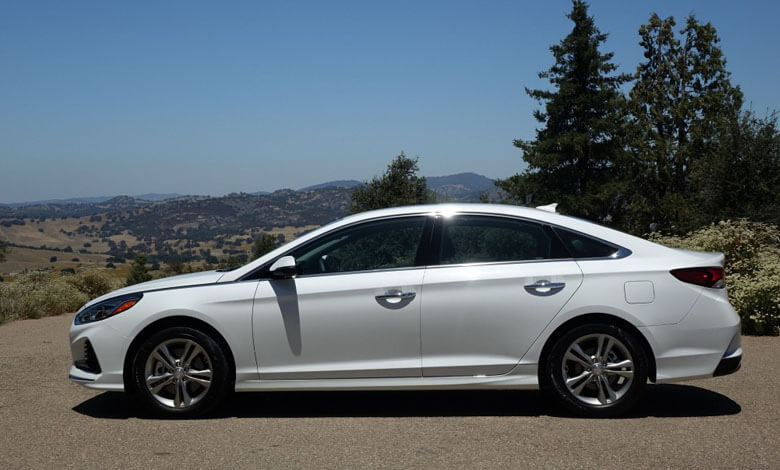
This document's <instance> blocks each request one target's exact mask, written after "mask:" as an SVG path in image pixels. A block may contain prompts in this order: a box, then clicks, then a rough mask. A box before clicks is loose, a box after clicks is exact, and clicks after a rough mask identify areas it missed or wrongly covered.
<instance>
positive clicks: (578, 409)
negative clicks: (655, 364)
mask: <svg viewBox="0 0 780 470" xmlns="http://www.w3.org/2000/svg"><path fill="white" fill-rule="evenodd" d="M599 338H601V340H600V339H599ZM609 338H611V339H612V340H614V341H613V342H612V347H611V348H610V350H609V352H608V353H607V354H606V356H607V358H604V357H602V358H601V359H603V360H599V359H598V358H596V351H597V349H598V348H599V344H601V345H602V346H601V347H602V348H603V349H604V350H606V349H607V346H608V345H609ZM599 341H601V342H599ZM575 342H576V343H577V346H578V347H579V351H582V352H584V353H585V355H586V356H588V358H589V360H590V361H589V362H588V363H589V364H591V365H590V367H589V368H586V367H585V364H586V361H585V360H584V358H583V357H582V355H581V354H580V353H579V351H577V349H576V348H575V347H574V344H575ZM570 351H571V352H572V354H571V355H567V353H568V352H570ZM602 352H603V351H602ZM572 356H576V357H572ZM626 360H630V361H631V366H630V367H628V366H627V364H628V363H627V362H625V361H626ZM605 363H607V364H611V365H610V366H609V367H605ZM618 364H625V365H626V366H624V367H616V366H617V365H618ZM647 371H648V359H647V355H646V353H645V350H644V348H643V347H642V344H641V343H640V342H639V339H638V338H636V337H635V336H634V335H633V334H632V333H630V332H628V331H626V330H625V329H623V328H620V327H618V326H615V325H610V324H605V323H590V324H585V325H581V326H577V327H575V328H573V329H571V330H570V331H568V332H566V333H565V334H563V335H562V336H560V337H558V339H557V340H555V343H553V345H552V348H551V349H550V353H549V354H548V355H547V358H546V360H545V361H544V363H543V364H542V370H541V374H540V377H539V379H540V380H539V382H540V386H541V388H542V390H543V391H544V392H545V393H546V394H547V395H548V396H550V397H551V398H552V399H553V400H555V402H557V403H558V404H560V405H561V406H562V407H563V408H564V409H566V410H567V411H569V412H570V413H573V414H575V415H577V416H582V417H587V418H610V417H615V416H620V415H623V414H625V413H626V412H628V411H629V410H630V409H631V408H633V407H634V406H635V405H636V403H637V401H638V400H639V398H640V396H641V394H642V392H643V390H644V388H645V385H646V383H647ZM628 372H631V374H630V377H628V376H629V374H628ZM579 377H582V379H580V380H576V379H578V378H579ZM567 379H569V380H570V383H569V385H567V383H566V380H567ZM610 391H611V393H610Z"/></svg>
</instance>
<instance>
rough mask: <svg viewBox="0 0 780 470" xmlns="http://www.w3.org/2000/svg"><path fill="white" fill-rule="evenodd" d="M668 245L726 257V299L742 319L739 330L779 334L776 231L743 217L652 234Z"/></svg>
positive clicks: (779, 261)
mask: <svg viewBox="0 0 780 470" xmlns="http://www.w3.org/2000/svg"><path fill="white" fill-rule="evenodd" d="M648 238H649V239H650V240H652V241H654V242H656V243H660V244H662V245H666V246H669V247H672V248H686V249H689V250H698V251H719V252H722V253H723V254H724V255H725V256H726V266H725V272H726V285H727V288H728V294H729V301H730V302H731V305H732V306H734V309H735V310H736V311H737V313H739V316H740V318H741V319H742V332H743V333H745V334H756V335H778V333H780V231H779V230H778V229H777V227H775V226H773V225H769V224H763V223H755V222H750V221H747V220H737V221H723V222H718V223H717V224H712V225H710V226H707V227H703V228H701V229H699V230H696V231H694V232H691V233H689V234H687V235H685V236H683V237H679V236H662V235H657V234H653V235H651V236H649V237H648Z"/></svg>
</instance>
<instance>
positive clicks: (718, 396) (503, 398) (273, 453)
mask: <svg viewBox="0 0 780 470" xmlns="http://www.w3.org/2000/svg"><path fill="white" fill-rule="evenodd" d="M72 319H73V316H72V315H64V316H60V317H52V318H44V319H41V320H25V321H17V322H12V323H9V324H6V325H2V326H0V390H2V392H1V393H0V468H3V469H11V468H67V467H79V468H149V467H158V468H161V467H166V468H171V467H179V468H207V467H208V468H218V467H220V466H222V467H223V468H233V467H252V468H259V467H264V468H268V467H271V468H277V467H295V468H300V467H305V468H315V467H316V468H364V467H404V468H408V467H413V468H453V467H454V468H459V467H467V468H471V467H490V468H494V467H502V468H509V467H511V468H531V467H543V468H563V467H577V468H580V467H591V468H593V467H600V468H617V467H622V468H670V467H671V468H681V467H684V468H735V467H737V468H775V469H776V468H780V392H779V390H780V338H755V337H747V338H744V339H743V347H744V350H745V354H746V357H745V359H744V361H743V367H742V370H741V371H739V372H737V373H736V374H734V375H730V376H726V377H720V378H717V379H708V380H701V381H695V382H689V383H681V384H676V385H655V386H650V387H649V389H648V391H647V394H646V395H645V400H644V402H643V404H642V405H641V407H640V409H639V410H638V411H637V412H636V413H635V414H634V415H633V416H631V417H629V418H625V419H616V420H583V419H574V418H569V417H566V416H561V415H560V414H559V412H558V411H557V410H555V409H553V408H550V407H549V406H548V405H546V404H545V402H544V401H543V400H542V398H541V396H540V394H539V393H538V392H530V391H511V392H507V391H497V392H494V391H476V392H471V391H469V392H452V391H448V392H307V393H243V394H236V395H235V396H234V397H233V398H232V399H231V400H230V403H228V404H227V405H226V406H224V407H223V408H222V409H221V410H220V411H219V413H218V414H217V415H216V416H214V417H211V418H208V419H200V420H181V421H170V420H158V419H150V418H148V417H143V416H139V415H138V412H137V411H136V410H135V409H134V407H133V406H131V405H130V404H129V403H127V401H126V400H125V397H124V394H122V393H116V392H95V391H91V390H88V389H85V388H82V387H80V386H78V385H74V384H71V383H70V382H69V381H68V380H67V375H68V368H69V366H70V353H69V348H68V342H67V331H68V327H69V325H70V322H71V321H72Z"/></svg>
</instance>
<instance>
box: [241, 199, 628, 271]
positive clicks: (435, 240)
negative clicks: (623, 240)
mask: <svg viewBox="0 0 780 470" xmlns="http://www.w3.org/2000/svg"><path fill="white" fill-rule="evenodd" d="M460 215H478V216H483V217H499V218H505V219H512V220H519V221H522V222H528V223H534V224H538V225H541V226H542V227H543V228H544V229H545V232H547V230H548V229H549V231H550V232H552V233H553V234H554V235H555V236H556V237H557V238H558V242H559V243H560V244H561V245H563V247H564V249H565V250H566V251H567V252H569V255H570V257H569V258H551V259H534V260H516V261H481V262H474V263H461V264H440V263H439V259H438V258H439V253H440V249H441V241H442V233H443V220H444V218H445V217H444V216H443V215H441V214H439V213H436V212H435V211H431V210H426V211H424V212H414V213H409V214H397V215H393V216H381V217H373V218H370V219H364V220H360V221H356V222H353V223H351V224H347V225H344V226H342V227H339V228H338V229H337V230H343V229H347V228H350V227H354V226H356V225H360V224H365V223H370V222H376V221H380V220H390V219H398V218H404V217H421V216H422V217H426V221H425V225H424V226H423V233H422V235H421V237H420V244H419V245H418V247H417V256H416V257H415V266H407V267H403V268H385V269H373V270H364V271H348V272H341V273H320V274H303V275H300V276H296V278H298V277H300V278H308V277H315V276H336V275H349V274H355V273H372V272H391V271H401V270H410V269H420V268H426V269H427V268H450V267H457V266H482V265H485V266H489V265H494V264H498V265H501V264H518V263H523V264H525V263H554V262H559V261H575V262H576V261H609V260H617V259H623V258H626V257H628V256H631V254H632V253H633V252H632V251H631V250H629V249H628V248H625V247H622V246H620V245H617V244H615V243H612V242H609V241H606V240H604V239H602V238H599V237H594V236H593V235H589V234H587V233H584V232H580V231H579V230H575V229H572V228H570V227H566V226H563V225H559V224H554V223H550V222H546V221H541V220H536V219H531V218H527V217H522V216H516V215H509V214H496V213H492V212H481V211H458V212H455V213H454V214H452V216H451V217H458V216H460ZM556 228H558V229H562V230H568V231H570V232H574V233H576V234H578V235H580V236H583V237H586V238H590V239H592V240H595V241H597V242H599V243H603V244H605V245H609V246H612V247H615V248H617V250H618V251H617V252H616V254H615V255H614V256H605V257H593V258H575V257H574V256H571V255H572V253H571V251H570V250H569V247H568V246H566V243H564V242H563V240H562V239H561V237H560V235H558V233H557V232H556V230H555V229H556ZM332 233H333V231H328V232H325V233H323V234H322V235H319V236H317V237H316V238H313V239H311V240H309V241H308V242H306V243H304V244H302V245H299V246H296V247H294V248H292V249H290V250H287V251H285V252H284V253H282V254H281V255H279V256H277V257H275V258H273V259H271V260H269V261H268V262H267V263H265V264H263V265H261V266H259V267H257V268H255V269H254V270H252V271H250V272H248V273H247V274H245V275H243V276H242V277H240V278H238V279H236V280H235V281H233V282H241V281H260V280H269V279H272V278H271V277H270V276H268V275H263V271H264V270H266V269H268V268H269V267H270V266H271V265H272V264H273V263H274V262H275V261H276V260H278V259H279V258H281V257H283V256H288V255H289V254H290V253H291V252H293V251H295V250H297V249H299V248H302V247H304V246H307V245H309V244H311V243H315V242H317V241H318V240H320V239H321V238H323V237H325V236H328V235H331V234H332ZM426 236H427V237H428V240H427V241H426V240H425V238H426ZM421 255H422V256H421Z"/></svg>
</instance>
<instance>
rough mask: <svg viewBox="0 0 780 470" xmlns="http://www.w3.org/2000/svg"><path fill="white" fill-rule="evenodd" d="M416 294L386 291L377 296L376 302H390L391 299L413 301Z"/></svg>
mask: <svg viewBox="0 0 780 470" xmlns="http://www.w3.org/2000/svg"><path fill="white" fill-rule="evenodd" d="M416 295H417V294H416V293H415V292H401V291H400V290H392V291H387V292H385V293H384V294H381V295H377V296H376V300H391V299H399V300H406V299H413V298H415V296H416Z"/></svg>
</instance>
